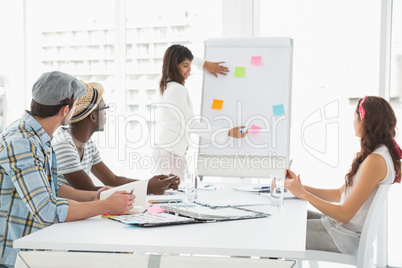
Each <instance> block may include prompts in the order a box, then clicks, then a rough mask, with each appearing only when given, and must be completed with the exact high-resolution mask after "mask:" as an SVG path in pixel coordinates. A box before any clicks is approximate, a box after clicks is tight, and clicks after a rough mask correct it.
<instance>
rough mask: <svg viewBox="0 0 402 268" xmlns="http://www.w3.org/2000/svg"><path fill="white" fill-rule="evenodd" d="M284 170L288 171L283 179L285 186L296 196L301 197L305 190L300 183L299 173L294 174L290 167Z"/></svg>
mask: <svg viewBox="0 0 402 268" xmlns="http://www.w3.org/2000/svg"><path fill="white" fill-rule="evenodd" d="M286 172H288V174H289V175H288V176H287V177H286V179H285V188H286V189H288V190H289V191H290V192H291V193H292V194H293V195H294V196H296V197H297V198H301V199H303V196H304V194H305V193H306V190H305V189H304V186H303V184H302V183H301V180H300V174H299V175H297V176H296V174H295V173H294V172H293V171H291V170H290V169H287V170H286Z"/></svg>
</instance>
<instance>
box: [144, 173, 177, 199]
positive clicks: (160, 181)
mask: <svg viewBox="0 0 402 268" xmlns="http://www.w3.org/2000/svg"><path fill="white" fill-rule="evenodd" d="M169 177H173V178H170V179H167V178H169ZM179 184H180V178H179V177H178V176H175V175H173V174H170V175H169V176H167V175H157V176H153V177H152V178H150V179H149V181H148V191H147V194H155V195H161V194H164V193H165V191H166V190H167V189H173V190H177V189H178V188H179Z"/></svg>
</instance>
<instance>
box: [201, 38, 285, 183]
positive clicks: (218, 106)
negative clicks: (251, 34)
mask: <svg viewBox="0 0 402 268" xmlns="http://www.w3.org/2000/svg"><path fill="white" fill-rule="evenodd" d="M205 51H206V55H205V58H206V59H207V60H208V61H216V62H217V61H224V62H225V63H224V65H225V66H227V67H228V68H229V71H230V72H229V73H228V74H227V75H226V76H223V75H220V76H219V77H218V78H216V77H214V76H213V75H211V74H209V73H206V74H204V81H203V94H202V105H201V115H202V118H203V119H204V120H205V121H206V122H208V123H210V124H211V125H213V126H216V127H222V128H232V127H234V126H246V127H247V128H248V129H249V134H248V135H247V137H246V138H244V139H232V138H231V139H229V140H228V142H227V143H224V144H217V143H216V142H213V139H211V140H208V139H205V138H201V139H200V148H199V152H198V163H197V168H198V172H199V173H200V174H201V175H220V176H239V174H240V175H241V176H247V177H250V176H251V177H267V176H269V174H268V171H267V170H271V172H280V170H281V169H282V170H283V169H284V168H285V167H286V163H287V161H288V157H289V143H290V112H291V110H290V108H291V107H290V105H291V84H292V83H291V82H292V52H293V41H292V39H291V38H288V37H272V38H268V37H266V38H227V39H209V40H207V41H206V49H205ZM208 161H213V162H214V163H217V162H218V161H223V162H224V163H223V162H222V163H218V166H217V165H215V164H214V165H211V164H210V163H208ZM245 161H246V162H245ZM247 161H253V163H254V164H253V165H251V163H247ZM259 161H260V165H259V164H258V162H259ZM236 164H237V165H236Z"/></svg>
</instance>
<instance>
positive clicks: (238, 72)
mask: <svg viewBox="0 0 402 268" xmlns="http://www.w3.org/2000/svg"><path fill="white" fill-rule="evenodd" d="M245 74H246V67H236V68H235V73H234V76H235V77H244V75H245Z"/></svg>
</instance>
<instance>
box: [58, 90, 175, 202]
mask: <svg viewBox="0 0 402 268" xmlns="http://www.w3.org/2000/svg"><path fill="white" fill-rule="evenodd" d="M84 84H85V83H84ZM85 86H86V91H87V92H86V95H85V96H84V97H81V98H79V99H78V102H77V106H76V109H75V112H74V114H73V117H72V118H71V122H70V125H69V126H68V127H61V128H59V130H58V131H57V132H56V133H55V135H54V139H53V141H52V144H53V147H54V150H55V152H56V158H57V166H58V170H57V174H58V180H59V182H60V183H62V184H66V185H69V186H72V187H74V188H76V189H80V190H90V191H96V190H98V189H99V188H100V187H97V186H95V184H94V183H93V181H92V179H91V177H90V176H89V174H90V173H92V174H93V175H95V177H97V178H98V179H99V180H100V181H101V182H102V183H103V184H105V185H107V186H119V185H122V184H126V183H129V182H133V181H135V180H133V179H130V178H126V177H122V176H117V175H115V174H114V173H113V172H112V171H111V170H110V169H109V168H108V167H107V166H106V164H105V163H104V162H103V161H102V159H101V156H100V154H99V151H98V148H97V146H96V145H95V143H94V142H93V141H92V140H91V137H92V135H93V134H94V133H95V132H97V131H103V130H104V126H105V123H106V110H107V109H108V108H109V106H107V105H106V104H105V102H104V100H103V98H102V96H103V91H104V89H103V87H102V85H101V84H99V83H88V84H85ZM164 178H167V176H166V175H158V176H154V177H152V178H151V179H149V182H148V194H163V193H164V192H165V190H167V189H169V188H172V189H177V188H178V186H179V183H180V181H179V180H178V177H174V178H171V179H165V180H162V179H164Z"/></svg>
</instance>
